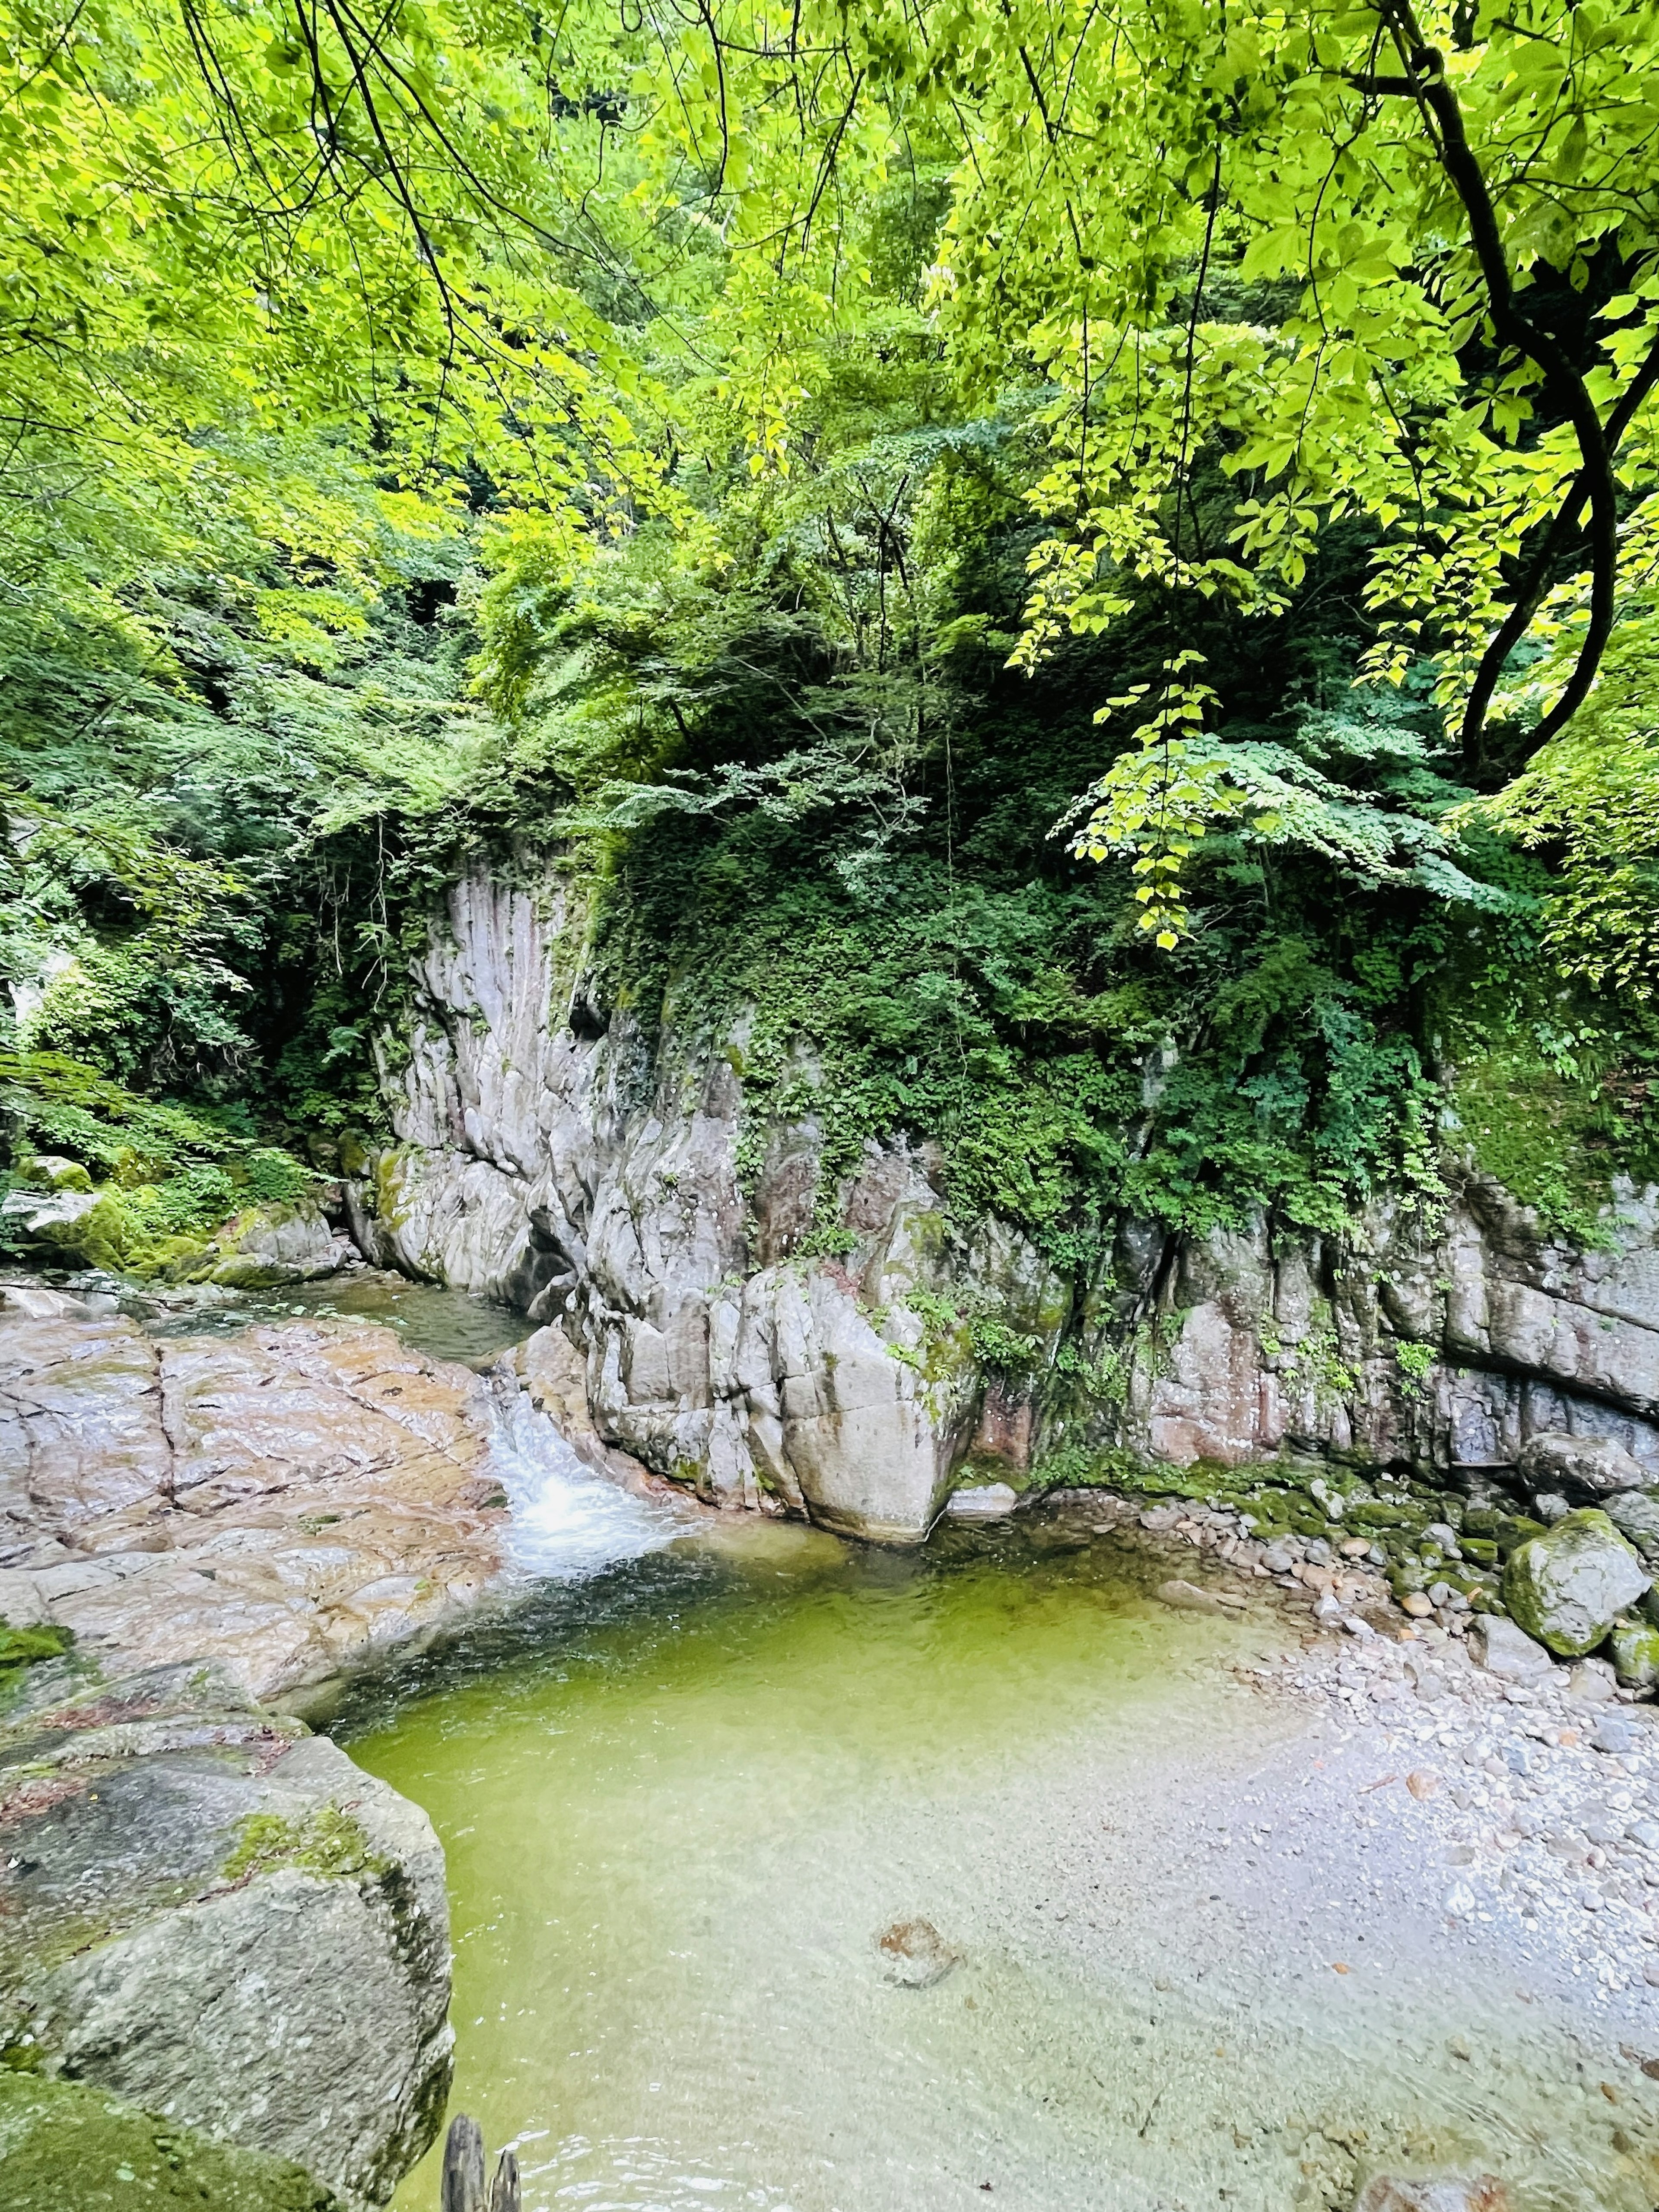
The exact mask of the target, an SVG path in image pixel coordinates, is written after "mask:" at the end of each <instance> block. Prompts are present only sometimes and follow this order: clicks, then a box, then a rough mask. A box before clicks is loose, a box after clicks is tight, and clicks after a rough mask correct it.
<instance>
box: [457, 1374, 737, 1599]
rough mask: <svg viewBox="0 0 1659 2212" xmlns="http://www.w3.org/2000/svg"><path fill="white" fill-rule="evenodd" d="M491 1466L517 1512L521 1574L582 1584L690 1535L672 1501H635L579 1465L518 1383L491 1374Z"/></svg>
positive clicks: (512, 1536) (515, 1540) (513, 1541)
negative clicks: (609, 1568) (590, 1578)
mask: <svg viewBox="0 0 1659 2212" xmlns="http://www.w3.org/2000/svg"><path fill="white" fill-rule="evenodd" d="M486 1380H487V1382H488V1383H489V1394H490V1406H491V1425H492V1427H493V1430H494V1435H493V1437H492V1440H491V1447H490V1465H491V1470H492V1472H493V1473H495V1474H497V1475H498V1476H499V1477H500V1479H501V1488H502V1489H503V1490H504V1491H505V1492H507V1502H508V1504H509V1505H510V1507H511V1509H512V1516H513V1517H512V1521H511V1523H510V1525H509V1528H508V1534H507V1553H508V1558H509V1559H510V1561H511V1563H512V1565H513V1568H514V1569H515V1570H516V1571H518V1573H520V1575H524V1576H527V1577H535V1578H537V1579H538V1580H549V1581H556V1582H580V1581H581V1580H582V1579H583V1578H584V1577H586V1576H588V1575H596V1574H599V1573H600V1572H601V1571H603V1570H604V1569H605V1568H606V1567H609V1566H614V1565H616V1564H617V1562H618V1561H619V1560H622V1559H639V1558H641V1556H642V1555H643V1554H644V1553H647V1552H655V1551H659V1550H660V1549H661V1548H662V1547H663V1546H664V1545H665V1544H671V1543H672V1542H673V1541H674V1539H675V1538H676V1537H677V1536H684V1535H685V1534H688V1533H689V1532H690V1528H691V1527H692V1526H693V1521H694V1516H693V1515H692V1514H691V1512H690V1509H689V1508H680V1507H678V1506H676V1505H675V1504H674V1503H673V1501H672V1500H671V1499H663V1500H658V1499H655V1498H635V1496H633V1494H632V1493H631V1492H629V1491H626V1490H623V1489H622V1488H620V1487H619V1486H617V1484H616V1483H614V1482H609V1481H607V1480H605V1476H604V1475H602V1474H595V1473H594V1472H593V1470H592V1468H590V1467H586V1466H585V1465H584V1464H583V1462H581V1461H580V1459H578V1458H577V1456H576V1455H575V1453H574V1451H573V1450H572V1449H571V1448H570V1446H569V1445H568V1443H566V1442H565V1440H564V1438H563V1437H562V1436H561V1435H560V1434H559V1432H558V1431H557V1429H556V1428H555V1427H554V1425H553V1424H552V1422H551V1421H550V1420H549V1419H548V1418H547V1415H546V1414H545V1413H538V1412H537V1410H536V1408H535V1407H534V1406H532V1403H531V1402H530V1400H529V1399H528V1398H527V1397H526V1395H525V1393H524V1392H523V1391H522V1390H521V1389H520V1388H519V1386H518V1383H517V1382H516V1380H515V1379H514V1378H513V1377H512V1376H504V1375H490V1376H487V1377H486Z"/></svg>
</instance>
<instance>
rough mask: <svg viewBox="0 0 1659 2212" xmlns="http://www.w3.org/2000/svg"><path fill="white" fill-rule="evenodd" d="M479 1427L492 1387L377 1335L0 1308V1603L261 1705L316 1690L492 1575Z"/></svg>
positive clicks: (493, 1548) (496, 1526)
mask: <svg viewBox="0 0 1659 2212" xmlns="http://www.w3.org/2000/svg"><path fill="white" fill-rule="evenodd" d="M495 1432H496V1420H495V1409H494V1406H493V1402H492V1395H491V1385H490V1384H489V1383H488V1382H487V1381H486V1380H484V1379H483V1377H481V1376H477V1375H475V1374H474V1373H473V1372H472V1371H471V1369H469V1368H465V1367H460V1366H457V1365H452V1364H448V1363H447V1362H443V1361H437V1360H432V1359H428V1358H426V1357H425V1356H424V1355H423V1354H422V1353H420V1352H415V1351H413V1350H411V1349H410V1347H409V1346H407V1345H405V1344H404V1343H403V1342H402V1341H401V1340H399V1339H398V1337H397V1336H396V1335H395V1334H393V1333H392V1331H391V1330H390V1329H384V1328H370V1327H366V1326H364V1325H362V1324H357V1323H342V1322H319V1323H315V1324H310V1323H301V1322H285V1323H283V1324H282V1325H281V1326H280V1327H276V1328H272V1327H261V1328H251V1329H247V1330H245V1331H243V1332H242V1333H241V1334H240V1335H236V1336H231V1337H200V1338H195V1337H173V1338H168V1339H167V1340H164V1341H161V1342H160V1343H156V1342H153V1341H151V1340H149V1339H148V1338H146V1337H145V1336H144V1335H143V1333H142V1331H140V1330H139V1329H138V1328H137V1326H136V1325H135V1324H134V1323H133V1322H130V1321H127V1320H125V1319H123V1318H122V1317H120V1316H94V1317H90V1318H82V1319H78V1320H77V1319H76V1318H75V1317H74V1316H64V1315H58V1316H50V1317H40V1318H36V1317H33V1316H28V1315H26V1314H18V1315H13V1314H11V1313H6V1314H3V1315H0V1616H3V1617H4V1618H5V1619H7V1620H10V1621H12V1622H14V1623H15V1624H17V1625H20V1626H23V1625H28V1624H32V1623H34V1622H38V1621H52V1622H57V1623H59V1624H61V1625H62V1626H65V1627H67V1628H70V1629H72V1630H73V1631H74V1632H75V1633H76V1635H77V1636H78V1637H80V1638H82V1640H83V1641H85V1642H86V1643H87V1644H88V1646H89V1647H90V1648H91V1649H92V1650H93V1651H94V1653H96V1654H97V1655H99V1656H100V1657H101V1658H102V1659H103V1660H104V1661H105V1662H106V1663H108V1664H111V1665H114V1666H118V1667H121V1666H126V1667H131V1666H134V1665H142V1664H144V1663H147V1662H160V1661H165V1660H174V1659H176V1660H186V1659H197V1658H209V1659H213V1660H216V1661H218V1662H222V1664H223V1665H224V1666H226V1667H227V1668H229V1669H230V1670H231V1671H232V1672H233V1673H234V1674H235V1676H236V1678H237V1680H239V1681H240V1684H241V1686H242V1687H243V1688H244V1689H245V1690H246V1692H248V1693H249V1694H251V1695H253V1696H258V1697H260V1698H269V1697H271V1696H274V1695H276V1694H277V1693H278V1692H287V1691H292V1690H295V1689H296V1688H298V1687H299V1686H302V1685H304V1684H307V1683H313V1682H317V1681H320V1680H325V1679H326V1678H327V1677H329V1676H331V1675H333V1674H337V1673H339V1672H340V1671H341V1670H342V1668H344V1667H346V1666H348V1665H349V1664H350V1663H352V1662H354V1661H356V1660H357V1659H360V1658H362V1656H365V1655H366V1654H368V1652H370V1651H372V1650H378V1649H380V1648H382V1647H383V1646H385V1645H386V1644H389V1643H391V1642H392V1641H394V1640H396V1639H398V1638H404V1637H407V1636H409V1635H410V1634H412V1633H415V1632H417V1631H421V1630H423V1629H426V1628H429V1627H432V1626H435V1625H436V1624H437V1623H439V1622H440V1621H441V1620H445V1619H447V1618H452V1617H453V1615H454V1614H455V1613H458V1612H459V1610H460V1609H461V1608H463V1607H466V1606H469V1605H471V1604H472V1603H473V1602H475V1601H477V1598H478V1597H479V1596H480V1595H482V1593H483V1591H484V1590H485V1589H487V1587H488V1586H489V1583H491V1582H492V1581H493V1580H494V1579H495V1577H496V1576H497V1575H498V1574H499V1573H500V1572H501V1567H502V1561H503V1554H502V1541H503V1531H504V1524H505V1518H506V1516H505V1513H504V1510H502V1509H503V1508H504V1506H505V1503H506V1501H505V1498H504V1496H503V1494H502V1492H501V1489H500V1487H499V1483H498V1480H497V1478H496V1475H495V1471H494V1466H493V1462H492V1458H491V1454H492V1450H493V1449H494V1438H495Z"/></svg>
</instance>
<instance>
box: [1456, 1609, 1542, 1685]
mask: <svg viewBox="0 0 1659 2212" xmlns="http://www.w3.org/2000/svg"><path fill="white" fill-rule="evenodd" d="M1469 1649H1470V1650H1471V1651H1472V1652H1473V1653H1474V1657H1475V1660H1476V1662H1477V1663H1478V1664H1479V1665H1480V1666H1482V1667H1484V1668H1486V1672H1487V1673H1488V1674H1496V1675H1497V1676H1498V1679H1499V1680H1502V1681H1505V1682H1520V1683H1523V1684H1525V1683H1534V1682H1543V1681H1547V1680H1549V1678H1550V1677H1551V1676H1552V1675H1553V1674H1554V1672H1555V1666H1554V1662H1553V1660H1552V1659H1551V1657H1550V1655H1549V1653H1548V1652H1547V1650H1545V1649H1544V1647H1543V1645H1542V1644H1535V1643H1534V1641H1533V1639H1532V1638H1531V1637H1530V1636H1528V1634H1527V1632H1526V1631H1525V1630H1524V1629H1522V1628H1518V1627H1516V1624H1515V1623H1514V1621H1512V1620H1504V1617H1503V1615H1502V1614H1501V1613H1480V1614H1479V1615H1477V1617H1476V1619H1475V1621H1474V1626H1473V1627H1472V1628H1471V1629H1470V1631H1469Z"/></svg>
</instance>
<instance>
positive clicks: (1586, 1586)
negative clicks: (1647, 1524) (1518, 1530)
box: [1504, 1506, 1650, 1659]
mask: <svg viewBox="0 0 1659 2212" xmlns="http://www.w3.org/2000/svg"><path fill="white" fill-rule="evenodd" d="M1649 1582H1650V1577H1649V1576H1648V1574H1647V1572H1646V1571H1645V1570H1644V1567H1643V1565H1642V1563H1641V1560H1640V1559H1638V1557H1637V1555H1636V1553H1635V1552H1634V1551H1633V1550H1632V1547H1630V1545H1628V1544H1627V1543H1626V1541H1625V1540H1624V1538H1623V1537H1622V1536H1621V1535H1620V1533H1619V1531H1618V1530H1617V1529H1616V1528H1614V1527H1613V1523H1612V1522H1611V1521H1609V1520H1608V1518H1607V1515H1606V1514H1605V1513H1603V1512H1601V1511H1600V1510H1598V1509H1597V1508H1596V1507H1595V1506H1586V1507H1585V1508H1584V1509H1583V1510H1582V1511H1580V1512H1577V1513H1569V1514H1566V1515H1565V1516H1563V1518H1562V1519H1560V1520H1559V1521H1558V1522H1556V1524H1555V1526H1554V1528H1552V1529H1551V1530H1550V1532H1549V1534H1548V1535H1547V1536H1534V1538H1533V1540H1532V1541H1531V1542H1530V1543H1528V1544H1522V1545H1520V1546H1519V1547H1517V1548H1516V1550H1515V1551H1514V1552H1513V1553H1510V1563H1509V1566H1508V1569H1507V1570H1506V1571H1505V1573H1504V1603H1505V1604H1506V1605H1507V1606H1508V1607H1509V1609H1510V1613H1511V1614H1512V1615H1513V1616H1514V1618H1515V1620H1516V1621H1517V1622H1518V1623H1519V1624H1520V1626H1522V1628H1524V1629H1525V1631H1526V1632H1527V1633H1528V1636H1531V1637H1534V1638H1536V1639H1537V1641H1538V1642H1539V1643H1540V1644H1545V1645H1547V1647H1548V1649H1549V1650H1552V1651H1554V1652H1556V1653H1558V1654H1559V1656H1561V1657H1562V1658H1564V1659H1577V1658H1580V1657H1582V1656H1583V1654H1584V1653H1585V1652H1587V1651H1594V1650H1595V1647H1596V1645H1597V1644H1600V1643H1601V1641H1602V1640H1603V1638H1605V1637H1606V1635H1607V1631H1608V1630H1609V1629H1610V1628H1611V1627H1612V1626H1613V1622H1614V1620H1617V1618H1618V1616H1619V1615H1620V1613H1623V1612H1624V1611H1625V1610H1626V1607H1629V1606H1632V1605H1634V1604H1635V1603H1636V1601H1637V1600H1638V1598H1639V1597H1640V1596H1641V1595H1642V1594H1643V1592H1644V1590H1645V1589H1647V1588H1648V1585H1649Z"/></svg>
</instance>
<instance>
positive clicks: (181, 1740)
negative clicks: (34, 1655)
mask: <svg viewBox="0 0 1659 2212" xmlns="http://www.w3.org/2000/svg"><path fill="white" fill-rule="evenodd" d="M0 1838H3V1843H4V1846H5V1849H4V1853H3V1857H0V2048H4V2049H5V2050H6V2051H8V2052H9V2054H10V2055H11V2057H13V2058H14V2060H19V2061H22V2062H24V2063H27V2064H28V2065H29V2066H30V2067H31V2068H33V2069H37V2070H38V2071H39V2072H40V2074H41V2075H43V2076H44V2077H46V2079H47V2080H49V2081H50V2080H54V2079H56V2078H58V2077H59V2076H62V2077H64V2078H66V2079H68V2080H72V2081H78V2082H82V2083H85V2084H89V2085H92V2086H94V2087H98V2088H100V2089H101V2090H103V2091H105V2092H107V2093H114V2094H115V2095H116V2096H117V2097H118V2098H120V2099H123V2100H125V2101H126V2102H127V2103H128V2104H130V2105H131V2106H136V2107H138V2108H140V2109H141V2110H142V2111H143V2112H150V2113H154V2114H158V2115H160V2116H161V2117H163V2118H167V2119H168V2120H172V2121H177V2122H179V2123H180V2124H183V2125H185V2126H186V2127H190V2128H193V2129H197V2130H201V2131H203V2132H204V2134H206V2135H209V2136H216V2137H222V2138H226V2139H228V2140H230V2141H233V2142H237V2143H239V2144H244V2145H250V2146H252V2148H255V2149H257V2150H259V2151H263V2152H265V2153H268V2154H270V2155H271V2156H273V2157H275V2158H278V2159H282V2160H289V2161H291V2162H292V2164H293V2165H295V2166H299V2167H302V2168H303V2169H305V2170H306V2171H307V2172H309V2173H311V2174H313V2175H315V2176H317V2177H319V2179H321V2180H322V2181H324V2182H325V2183H327V2184H328V2185H330V2187H331V2188H332V2189H334V2190H336V2191H338V2192H339V2194H340V2195H341V2196H342V2197H344V2198H345V2199H346V2200H347V2201H348V2202H350V2203H383V2202H385V2200H386V2198H387V2197H389V2196H390V2195H391V2193H392V2189H393V2188H394V2187H395V2185H396V2184H397V2182H398V2179H400V2178H401V2176H402V2175H403V2173H404V2172H406V2171H407V2169H408V2167H409V2166H410V2165H411V2164H412V2163H413V2162H414V2160H416V2158H417V2157H418V2156H419V2155H420V2154H421V2153H422V2151H423V2150H424V2149H425V2148H426V2147H427V2145H428V2142H430V2141H431V2140H432V2136H433V2135H434V2134H435V2130H436V2128H437V2124H438V2121H439V2118H440V2116H441V2112H442V2107H443V2100H444V2098H445V2096H446V2094H447V2088H448V2081H449V2069H450V2046H451V2035H450V2030H449V2027H448V2025H447V2013H448V2002H449V1936H448V1911H447V1901H446V1896H445V1890H444V1870H443V1855H442V1852H441V1850H440V1848H439V1844H438V1841H437V1838H436V1836H435V1834H434V1832H433V1830H432V1826H431V1823H430V1822H429V1821H428V1819H427V1817H426V1815H425V1814H423V1813H422V1812H421V1811H419V1810H418V1809H417V1808H416V1807H415V1806H412V1805H410V1804H409V1803H407V1802H405V1801H404V1799H403V1798H401V1797H399V1796H398V1795H397V1793H396V1792H395V1791H394V1790H391V1789H389V1788H387V1787H386V1784H384V1783H380V1782H377V1781H375V1780H374V1779H373V1778H371V1777H370V1776H368V1775H366V1774H364V1773H362V1771H360V1770H359V1769H358V1768H357V1767H356V1766H354V1765H353V1764H352V1762H351V1761H350V1760H349V1759H348V1758H347V1757H346V1755H345V1753H343V1752H342V1751H340V1750H339V1749H337V1747H336V1746H335V1745H333V1744H331V1743H330V1742H328V1741H326V1740H325V1738H323V1737H320V1736H313V1735H310V1734H309V1733H308V1732H307V1730H306V1729H304V1728H303V1727H302V1725H301V1723H299V1722H297V1721H295V1720H291V1719H288V1718H286V1717H279V1716H273V1715H270V1714H267V1713H263V1712H261V1711H258V1709H257V1708H256V1707H254V1706H253V1705H252V1704H251V1703H250V1702H249V1700H248V1699H246V1698H245V1697H243V1696H242V1695H241V1694H240V1692H239V1691H238V1689H237V1687H236V1686H235V1684H234V1682H233V1681H232V1680H229V1678H228V1676H227V1675H226V1674H224V1673H223V1672H222V1670H220V1669H217V1668H214V1667H211V1666H199V1665H198V1666H176V1667H161V1668H151V1669H149V1670H148V1671H146V1672H143V1673H141V1674H137V1675H131V1676H126V1677H122V1678H118V1679H115V1680H104V1679H100V1678H99V1677H98V1676H97V1674H96V1673H95V1670H94V1669H92V1668H89V1667H88V1665H87V1664H86V1662H84V1661H83V1660H80V1659H77V1658H70V1659H64V1660H59V1661H55V1662H47V1663H46V1664H44V1665H41V1666H38V1667H35V1668H31V1669H29V1670H28V1673H27V1678H26V1679H25V1680H24V1681H23V1683H22V1684H21V1685H16V1686H14V1687H13V1690H12V1707H11V1711H10V1713H9V1717H7V1718H5V1719H4V1720H3V1721H0ZM49 2118H50V2115H47V2116H46V2118H41V2117H40V2116H37V2119H36V2122H34V2123H32V2125H36V2126H38V2127H39V2128H41V2129H44V2128H46V2125H47V2124H48V2120H49ZM4 2126H5V2121H4V2118H3V2114H0V2130H3V2128H4ZM45 2156H46V2153H45V2151H44V2150H42V2151H41V2157H42V2158H43V2159H44V2158H45ZM267 2178H269V2177H267ZM8 2179H9V2165H8ZM314 2195H315V2192H313V2199H314ZM313 2199H306V2198H303V2197H301V2198H299V2199H296V2200H295V2201H296V2202H297V2203H307V2204H308V2203H310V2202H312V2201H313ZM6 2201H7V2203H8V2204H9V2203H11V2201H12V2200H11V2199H10V2197H7V2198H6ZM64 2201H65V2202H66V2203H67V2202H69V2201H71V2200H70V2199H68V2198H66V2199H65V2200H64ZM73 2201H74V2202H75V2203H76V2204H77V2205H78V2204H80V2203H82V2201H83V2200H82V2199H81V2198H80V2197H76V2198H75V2199H73ZM162 2201H164V2202H165V2201H167V2200H166V2199H163V2200H162ZM214 2201H215V2202H218V2201H220V2200H219V2199H217V2198H216V2199H215V2200H214ZM224 2201H225V2202H226V2203H238V2202H239V2201H240V2200H239V2199H238V2198H237V2197H236V2196H235V2195H234V2193H232V2194H230V2195H228V2196H227V2197H226V2198H225V2199H224ZM262 2201H263V2200H262V2199H260V2198H258V2197H255V2196H250V2197H249V2198H248V2203H249V2205H250V2207H252V2206H253V2205H254V2204H255V2203H260V2202H262ZM272 2201H273V2202H284V2203H285V2202H286V2200H285V2199H283V2198H282V2197H280V2196H279V2197H278V2198H276V2199H273V2200H272Z"/></svg>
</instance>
